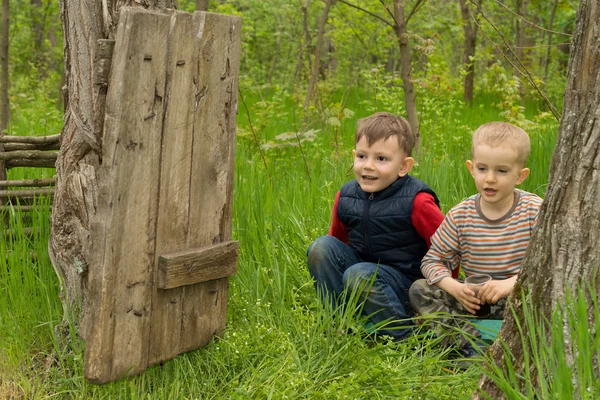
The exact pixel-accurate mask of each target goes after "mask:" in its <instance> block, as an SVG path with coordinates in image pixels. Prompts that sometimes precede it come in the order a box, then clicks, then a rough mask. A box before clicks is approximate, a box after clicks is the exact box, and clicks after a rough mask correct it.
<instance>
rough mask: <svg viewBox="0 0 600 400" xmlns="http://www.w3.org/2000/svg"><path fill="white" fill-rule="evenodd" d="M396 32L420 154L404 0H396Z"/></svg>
mask: <svg viewBox="0 0 600 400" xmlns="http://www.w3.org/2000/svg"><path fill="white" fill-rule="evenodd" d="M394 18H395V20H396V22H395V24H394V32H395V33H396V39H397V40H398V46H399V47H400V75H401V77H402V87H403V89H404V107H405V108H406V119H407V121H408V124H409V125H410V129H411V130H412V132H413V134H414V135H415V153H416V154H419V149H420V147H421V132H420V128H419V116H418V114H417V102H416V100H415V88H414V84H413V80H412V62H411V55H410V45H409V41H408V34H407V32H406V24H407V21H405V20H404V2H403V0H394Z"/></svg>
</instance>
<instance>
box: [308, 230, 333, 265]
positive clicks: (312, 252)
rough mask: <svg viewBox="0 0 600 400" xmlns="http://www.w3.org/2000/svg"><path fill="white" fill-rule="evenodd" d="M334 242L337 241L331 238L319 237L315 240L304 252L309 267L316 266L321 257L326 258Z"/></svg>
mask: <svg viewBox="0 0 600 400" xmlns="http://www.w3.org/2000/svg"><path fill="white" fill-rule="evenodd" d="M335 240H337V239H336V238H334V237H332V236H320V237H318V238H317V239H315V241H314V242H312V243H311V244H310V246H308V250H306V255H307V256H308V263H309V265H310V264H312V265H316V264H318V263H319V261H320V260H321V259H322V258H323V257H325V256H327V254H328V253H329V252H330V251H331V249H332V247H333V245H334V241H335Z"/></svg>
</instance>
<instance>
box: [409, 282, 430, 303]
mask: <svg viewBox="0 0 600 400" xmlns="http://www.w3.org/2000/svg"><path fill="white" fill-rule="evenodd" d="M430 290H431V288H430V285H429V283H427V280H425V279H418V280H416V281H415V282H413V284H412V285H411V286H410V289H408V298H409V300H410V304H412V306H413V307H414V308H416V309H418V308H420V306H422V305H423V302H424V301H425V299H426V298H427V297H429V296H427V293H428V292H429V291H430Z"/></svg>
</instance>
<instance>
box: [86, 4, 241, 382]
mask: <svg viewBox="0 0 600 400" xmlns="http://www.w3.org/2000/svg"><path fill="white" fill-rule="evenodd" d="M240 28H241V27H240V19H239V18H238V17H232V16H225V15H218V14H211V13H195V14H193V15H192V14H188V13H185V12H180V11H175V10H169V11H167V12H164V13H152V12H147V11H141V10H137V9H129V8H123V9H122V11H121V17H120V22H119V28H118V34H117V36H116V40H115V48H114V53H113V58H112V65H111V69H110V70H111V72H110V78H109V85H108V95H107V108H106V118H105V123H104V147H103V150H102V153H103V165H102V168H101V169H100V171H99V178H98V181H99V182H100V185H99V195H98V204H97V210H98V212H97V213H96V215H95V216H94V218H93V219H92V221H91V232H92V235H93V241H92V243H93V245H92V249H91V256H90V260H92V263H94V265H96V264H97V267H95V268H94V269H92V268H90V273H89V274H90V275H89V278H88V279H89V282H90V286H89V290H88V297H87V299H88V300H87V303H86V304H87V306H88V307H87V308H88V313H87V318H88V319H87V321H86V323H85V325H86V326H90V327H91V328H90V331H89V333H88V335H87V338H86V341H87V343H86V345H87V346H86V355H85V356H86V360H85V375H86V377H87V378H88V379H89V380H91V381H94V382H98V383H104V382H109V381H112V380H115V379H118V378H119V377H121V376H126V375H133V374H137V373H139V372H141V371H143V370H144V369H145V368H147V367H148V366H150V365H153V364H156V363H160V362H163V361H165V360H168V359H171V358H173V357H175V356H177V355H178V354H180V353H182V352H184V351H188V350H192V349H196V348H198V347H200V346H202V345H205V344H207V343H208V342H209V341H210V340H211V338H212V337H213V336H214V335H215V334H218V333H220V332H222V331H223V329H224V328H225V321H226V311H227V291H228V286H229V283H228V278H227V276H229V275H231V274H232V273H235V270H236V265H237V242H230V240H231V212H232V210H231V201H232V196H233V161H234V160H233V156H234V145H235V114H236V108H237V78H238V71H239V49H240ZM193 249H196V250H193ZM198 249H201V250H200V251H199V252H198V251H197V250H198ZM191 253H197V254H196V255H195V256H194V257H191V256H190V254H191ZM184 254H187V256H183V255H184ZM161 256H163V258H162V260H163V261H161ZM181 257H183V259H185V258H186V257H188V258H189V257H191V258H189V259H187V261H186V260H184V261H183V262H182V263H181V264H178V263H179V261H178V260H182V258H181ZM190 260H191V261H193V262H198V261H202V262H204V263H205V266H204V268H196V267H194V268H193V269H197V270H198V271H194V272H193V273H192V274H191V275H192V279H191V280H190V274H187V276H186V277H184V274H183V273H182V271H181V270H180V267H181V266H183V265H185V264H186V263H189V261H190ZM161 262H162V264H161ZM160 265H163V269H162V270H161V269H160ZM188 271H189V266H188ZM196 272H199V274H196ZM162 273H164V275H161V274H162ZM184 278H185V279H184ZM186 279H187V280H186ZM206 279H209V280H208V281H205V280H206ZM165 282H167V283H165ZM169 282H171V283H169ZM182 285H183V286H182ZM164 287H167V289H163V288H164ZM92 321H93V322H92Z"/></svg>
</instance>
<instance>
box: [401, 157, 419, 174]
mask: <svg viewBox="0 0 600 400" xmlns="http://www.w3.org/2000/svg"><path fill="white" fill-rule="evenodd" d="M414 165H415V159H414V158H412V157H406V158H405V159H404V161H403V162H402V168H400V172H398V176H399V177H400V178H402V177H403V176H404V175H406V174H408V173H409V172H410V170H411V169H412V167H413V166H414Z"/></svg>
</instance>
